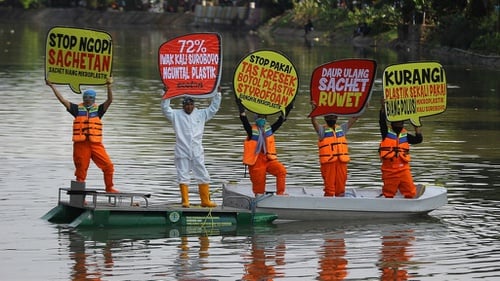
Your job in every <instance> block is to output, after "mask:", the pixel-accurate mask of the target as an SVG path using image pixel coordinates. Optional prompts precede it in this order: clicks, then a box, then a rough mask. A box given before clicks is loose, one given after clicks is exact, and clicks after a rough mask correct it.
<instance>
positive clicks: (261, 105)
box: [233, 50, 299, 115]
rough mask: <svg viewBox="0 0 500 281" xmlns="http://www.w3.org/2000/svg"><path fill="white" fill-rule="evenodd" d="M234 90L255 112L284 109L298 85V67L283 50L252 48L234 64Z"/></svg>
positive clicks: (271, 111)
mask: <svg viewBox="0 0 500 281" xmlns="http://www.w3.org/2000/svg"><path fill="white" fill-rule="evenodd" d="M233 87H234V93H235V95H236V97H237V98H239V99H240V100H241V103H242V104H243V106H244V107H245V108H246V109H248V110H250V111H252V112H254V113H257V114H264V115H271V114H275V113H277V112H280V111H281V112H285V108H286V106H287V105H289V104H290V103H292V102H293V99H294V98H295V95H296V94H297V91H298V89H299V78H298V74H297V70H296V69H295V66H294V65H293V64H292V62H291V61H290V60H289V59H288V58H287V57H286V56H285V55H283V54H281V53H278V52H276V51H271V50H260V51H255V52H252V53H250V54H248V55H247V56H245V57H244V58H243V59H242V60H241V61H240V62H239V64H238V65H237V67H236V70H235V72H234V77H233Z"/></svg>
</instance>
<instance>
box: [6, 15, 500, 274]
mask: <svg viewBox="0 0 500 281" xmlns="http://www.w3.org/2000/svg"><path fill="white" fill-rule="evenodd" d="M48 29H49V27H44V26H33V25H28V24H16V25H10V24H0V43H1V52H0V66H1V67H0V96H1V100H2V102H1V104H0V109H1V110H0V118H1V132H0V142H1V147H2V148H1V150H0V159H1V166H0V194H1V196H0V202H1V203H0V217H1V218H2V221H3V224H4V226H3V228H2V229H3V230H2V234H1V237H2V239H0V279H1V280H278V279H279V280H343V279H345V280H440V281H441V280H475V279H480V280H495V279H498V278H500V267H499V262H500V239H499V238H500V228H499V219H500V207H499V206H500V204H499V203H500V190H499V188H500V148H499V146H498V141H497V136H498V135H499V134H500V126H499V124H500V111H499V108H500V97H499V90H500V87H499V85H500V80H499V77H500V72H499V71H498V70H487V69H484V68H474V67H470V66H464V65H461V64H460V62H453V61H451V62H443V66H444V68H445V70H446V74H447V80H448V107H447V110H446V111H445V112H444V113H442V114H439V115H435V116H431V117H426V118H424V119H422V122H423V133H424V143H422V144H420V145H418V146H414V148H413V152H412V154H413V162H412V170H413V174H414V177H415V180H416V181H417V182H419V183H432V184H437V185H442V186H445V187H446V188H447V189H448V198H449V202H448V204H447V205H446V206H444V207H442V208H440V209H438V210H435V211H433V212H432V213H430V216H429V217H424V218H422V219H418V220H398V221H372V222H370V221H352V220H349V219H346V220H345V221H338V222H335V221H332V222H328V223H325V222H321V223H307V224H306V223H289V224H277V225H274V226H266V227H256V228H250V229H233V230H230V231H227V232H218V231H217V230H213V229H196V230H186V231H185V232H178V231H177V230H169V229H165V228H145V229H127V230H123V229H120V230H93V231H92V230H86V231H83V230H74V229H71V228H68V227H65V226H58V225H54V224H51V223H49V222H46V221H44V220H42V219H41V216H43V215H44V214H45V213H46V212H48V211H49V210H50V209H51V208H52V207H54V206H56V204H57V189H58V188H59V187H67V186H68V185H69V182H70V180H71V179H73V163H72V158H71V155H72V145H71V136H70V135H71V122H72V117H71V116H70V115H69V114H68V113H67V112H66V111H65V110H64V108H63V107H62V106H61V105H60V104H59V102H58V101H57V100H56V99H55V97H54V95H53V94H52V92H51V91H50V89H49V88H48V87H47V86H46V85H45V83H44V45H45V36H46V34H47V31H48ZM107 31H108V32H109V33H110V34H111V36H112V38H113V40H114V43H115V52H114V53H115V56H114V66H113V73H114V80H115V83H114V87H113V88H114V94H115V100H114V102H113V104H112V106H111V108H110V109H109V110H108V112H107V114H106V116H105V119H104V122H105V136H104V140H105V145H106V147H107V150H108V152H109V154H110V156H111V158H112V159H113V161H114V163H115V169H116V174H115V182H116V187H117V188H118V189H119V190H121V191H124V192H127V191H129V192H145V193H152V194H153V198H152V199H151V200H155V202H159V201H176V202H177V201H179V192H178V188H177V186H176V184H175V169H174V164H173V146H174V134H173V130H172V127H171V125H170V124H169V123H168V122H167V120H166V119H165V118H164V117H163V116H162V114H161V109H160V101H161V93H162V83H161V81H160V77H159V73H158V70H157V50H158V48H159V46H160V45H161V44H162V43H163V42H165V41H167V40H168V39H170V38H173V37H174V36H178V35H181V34H183V33H186V32H191V31H186V30H184V31H176V30H167V28H166V29H165V30H157V29H149V30H146V29H137V30H135V29H127V30H125V29H119V28H117V29H109V30H107ZM196 31H204V30H196ZM221 36H222V42H223V43H222V44H223V50H224V51H223V61H224V65H223V76H222V90H223V101H222V106H221V109H220V111H219V112H218V114H217V115H216V116H215V117H214V119H212V120H211V121H210V122H209V123H208V124H207V127H206V133H205V138H204V146H205V150H206V162H207V168H208V170H209V172H210V173H211V176H212V181H213V182H212V189H213V191H215V193H214V195H213V198H214V199H215V201H216V202H218V203H219V204H220V203H221V197H220V195H221V194H220V187H221V184H222V183H223V182H225V181H228V180H234V179H239V178H241V177H243V176H244V173H245V170H244V168H243V166H242V164H241V163H240V159H241V158H240V157H241V151H242V140H243V136H244V132H243V130H242V126H241V124H240V122H239V119H238V117H237V109H236V108H235V106H234V102H233V93H232V87H231V81H232V75H233V71H234V67H235V65H236V64H237V63H238V61H239V60H240V59H241V58H242V57H243V56H244V55H246V54H247V53H249V52H251V51H254V50H257V49H261V48H268V49H273V50H278V51H282V52H283V53H285V54H286V55H288V56H289V57H290V58H291V60H292V61H293V62H294V64H295V66H296V68H297V70H298V72H299V75H300V83H301V84H300V89H299V93H298V95H297V100H296V106H295V109H294V110H293V111H292V113H291V114H290V117H289V121H287V122H286V123H285V124H284V125H283V126H282V128H281V129H280V130H279V131H278V132H277V143H278V150H279V152H278V153H279V157H280V159H281V161H282V162H283V163H285V165H286V167H287V169H288V177H287V182H288V184H289V185H297V186H314V187H317V188H321V177H320V173H319V167H318V163H317V154H316V153H317V151H316V136H315V133H314V130H313V128H312V126H311V125H310V120H309V119H308V118H307V114H308V113H309V111H310V106H309V92H308V88H309V79H310V75H311V73H312V71H313V69H314V68H315V67H317V66H318V65H320V64H323V63H326V62H329V61H332V60H337V59H344V58H354V57H363V58H371V59H375V60H376V61H377V63H378V73H377V81H376V83H375V85H374V92H373V98H372V102H371V104H370V105H369V107H368V109H367V110H366V112H365V113H364V115H363V116H362V118H361V119H360V120H359V121H358V123H356V125H355V127H353V128H352V129H351V131H350V132H349V136H348V138H349V141H350V151H351V154H352V155H351V157H352V162H351V163H350V166H349V169H350V170H349V182H348V184H349V185H359V186H369V185H378V186H380V171H379V160H378V157H377V146H378V142H379V131H378V123H377V122H378V121H377V118H378V115H377V114H378V107H379V102H378V101H379V100H380V97H381V94H382V93H381V84H380V81H381V74H382V71H383V69H384V68H385V67H386V66H387V65H390V64H393V63H398V62H406V61H407V60H433V59H434V58H432V57H428V56H426V55H423V54H419V53H418V52H412V51H411V50H410V51H409V52H404V53H399V54H398V53H395V52H393V51H391V50H388V49H386V48H383V47H369V48H366V49H359V48H353V47H352V46H350V45H341V44H335V43H334V44H322V43H321V41H311V42H307V41H305V40H304V38H303V37H301V36H290V37H286V38H258V37H255V36H244V35H238V34H234V33H225V32H223V33H221ZM59 89H60V90H61V91H62V92H63V93H64V95H65V96H66V97H68V98H69V99H70V100H72V101H74V102H78V101H79V100H80V96H77V95H74V94H72V93H71V91H70V90H69V88H67V87H64V86H59ZM97 91H98V97H97V102H102V101H103V99H104V95H105V94H104V87H102V88H99V87H97ZM206 104H207V102H206V101H201V102H199V103H198V105H199V106H200V107H204V106H206ZM87 186H89V187H96V188H101V187H102V176H101V173H100V171H99V170H98V169H97V168H96V167H95V166H94V165H91V168H90V170H89V176H88V182H87ZM193 189H194V184H193ZM193 191H194V190H193ZM191 198H192V201H196V200H197V196H196V195H195V194H194V192H193V194H192V195H191ZM200 232H201V234H199V233H200ZM197 233H198V234H197Z"/></svg>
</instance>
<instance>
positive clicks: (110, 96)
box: [102, 77, 113, 111]
mask: <svg viewBox="0 0 500 281" xmlns="http://www.w3.org/2000/svg"><path fill="white" fill-rule="evenodd" d="M111 84H113V77H108V79H106V88H107V90H108V98H107V99H106V100H105V101H104V102H103V104H102V105H103V107H104V111H107V110H108V108H109V106H110V105H111V103H112V102H113V91H112V90H111Z"/></svg>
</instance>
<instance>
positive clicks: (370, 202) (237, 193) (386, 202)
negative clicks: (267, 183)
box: [223, 182, 447, 221]
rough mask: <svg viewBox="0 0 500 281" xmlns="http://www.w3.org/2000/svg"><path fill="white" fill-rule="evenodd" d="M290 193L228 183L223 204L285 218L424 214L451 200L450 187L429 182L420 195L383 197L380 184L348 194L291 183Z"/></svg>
mask: <svg viewBox="0 0 500 281" xmlns="http://www.w3.org/2000/svg"><path fill="white" fill-rule="evenodd" d="M287 193H288V195H284V196H280V195H275V194H273V193H271V194H265V195H262V196H258V197H254V195H253V194H252V192H251V185H248V184H245V183H242V184H240V183H234V182H233V183H226V184H224V185H223V206H227V207H234V208H240V209H241V208H247V209H250V210H252V211H255V212H265V213H273V214H276V215H277V216H278V219H283V220H300V221H318V220H332V219H346V218H348V219H365V220H370V219H374V218H384V219H387V218H403V217H412V216H422V215H426V214H428V213H429V212H431V211H433V210H435V209H437V208H440V207H442V206H444V205H445V204H446V203H447V193H446V189H445V188H443V187H438V186H427V187H426V189H425V192H424V194H422V195H421V196H420V197H419V198H416V199H405V198H403V197H402V196H397V197H395V198H384V197H380V188H349V189H347V190H346V196H345V197H324V196H323V194H322V193H323V191H322V190H321V189H319V188H309V189H305V188H295V187H291V188H287Z"/></svg>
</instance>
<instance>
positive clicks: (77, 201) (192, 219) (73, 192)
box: [43, 183, 277, 227]
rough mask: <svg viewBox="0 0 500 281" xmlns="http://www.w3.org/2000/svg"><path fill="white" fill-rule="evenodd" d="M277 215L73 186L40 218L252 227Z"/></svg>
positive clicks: (75, 223) (93, 224) (110, 223)
mask: <svg viewBox="0 0 500 281" xmlns="http://www.w3.org/2000/svg"><path fill="white" fill-rule="evenodd" d="M276 218H277V216H276V215H275V214H272V213H256V212H252V211H251V210H248V209H239V208H234V207H227V206H217V207H215V208H205V207H201V206H200V205H193V204H192V205H191V207H190V208H183V207H182V205H181V204H180V203H168V202H167V203H162V202H156V203H154V202H151V194H144V193H108V192H105V191H104V190H99V189H85V187H84V185H79V183H72V186H71V188H59V194H58V205H57V206H56V207H55V208H53V209H52V210H50V211H49V212H48V213H47V214H45V215H44V216H43V219H46V220H48V221H50V222H53V223H58V224H68V225H69V226H71V227H83V226H89V227H108V226H111V227H113V226H138V225H141V226H145V225H149V226H151V225H156V226H157V225H182V226H189V225H211V226H227V225H253V224H262V223H271V222H272V221H273V220H275V219H276Z"/></svg>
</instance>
